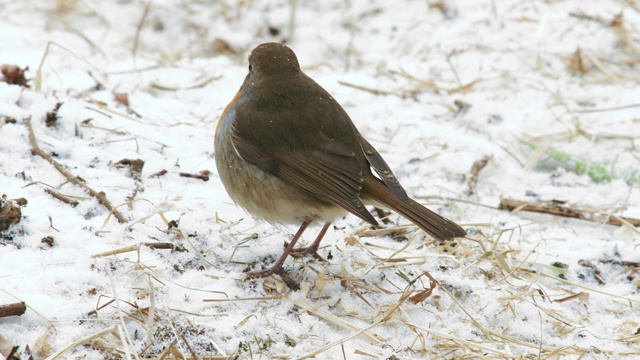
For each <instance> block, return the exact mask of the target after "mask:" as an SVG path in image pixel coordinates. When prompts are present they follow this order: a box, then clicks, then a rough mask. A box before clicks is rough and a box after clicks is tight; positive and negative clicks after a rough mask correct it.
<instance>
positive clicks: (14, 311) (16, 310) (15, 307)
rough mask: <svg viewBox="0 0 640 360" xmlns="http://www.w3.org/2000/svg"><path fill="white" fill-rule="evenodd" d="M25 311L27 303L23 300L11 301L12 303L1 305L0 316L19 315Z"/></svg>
mask: <svg viewBox="0 0 640 360" xmlns="http://www.w3.org/2000/svg"><path fill="white" fill-rule="evenodd" d="M25 311H27V305H26V304H25V303H24V301H21V302H18V303H13V304H7V305H1V306H0V318H3V317H7V316H20V315H22V314H24V312H25Z"/></svg>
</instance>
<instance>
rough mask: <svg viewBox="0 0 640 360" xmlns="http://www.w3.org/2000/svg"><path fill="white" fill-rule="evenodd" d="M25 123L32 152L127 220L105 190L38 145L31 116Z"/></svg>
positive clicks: (121, 221)
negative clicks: (68, 168) (69, 168)
mask: <svg viewBox="0 0 640 360" xmlns="http://www.w3.org/2000/svg"><path fill="white" fill-rule="evenodd" d="M24 124H25V125H26V126H27V130H28V131H29V142H30V143H31V153H32V154H33V155H38V156H40V157H41V158H43V159H45V160H46V161H48V162H49V163H50V164H51V165H53V167H55V168H56V170H58V172H60V173H61V174H62V175H64V177H66V178H67V180H69V182H71V183H73V184H76V185H77V186H79V187H81V188H82V189H84V190H85V191H86V192H87V193H88V194H89V195H91V196H93V197H94V198H96V199H97V200H98V203H100V205H102V206H104V207H105V208H107V210H109V211H110V212H111V213H113V216H115V217H116V219H118V222H120V223H126V222H127V220H126V219H125V218H124V216H122V214H120V212H119V211H118V210H116V209H115V208H114V207H113V206H112V205H111V203H110V202H109V200H107V195H106V194H105V193H104V192H103V191H100V192H98V191H95V190H93V189H92V188H90V187H89V185H87V184H86V183H85V182H84V181H82V180H81V178H80V177H78V176H74V175H73V174H71V173H70V172H69V171H68V170H67V169H65V168H64V166H62V165H61V164H60V163H59V162H57V161H56V160H55V159H54V158H53V157H52V156H51V155H49V154H47V153H46V152H44V151H43V150H42V149H41V148H40V146H39V145H38V141H37V140H36V135H35V133H34V132H33V126H31V116H28V117H26V118H25V119H24Z"/></svg>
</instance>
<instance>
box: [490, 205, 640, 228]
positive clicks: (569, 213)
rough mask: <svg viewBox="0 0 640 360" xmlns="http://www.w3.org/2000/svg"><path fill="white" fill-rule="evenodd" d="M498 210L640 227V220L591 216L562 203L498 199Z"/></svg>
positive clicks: (586, 212)
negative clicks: (625, 223) (528, 212)
mask: <svg viewBox="0 0 640 360" xmlns="http://www.w3.org/2000/svg"><path fill="white" fill-rule="evenodd" d="M498 209H500V210H509V211H512V212H514V213H516V212H519V211H522V210H524V211H531V212H539V213H545V214H550V215H555V216H563V217H569V218H575V219H580V220H587V221H593V222H600V223H605V224H609V225H615V226H622V225H623V224H624V222H627V223H629V224H630V225H633V226H640V219H634V218H628V217H623V216H616V217H614V216H604V215H598V214H593V212H592V211H588V210H583V209H576V208H574V207H572V206H571V207H570V206H565V204H564V202H545V203H529V202H526V201H520V200H513V199H500V205H499V206H498Z"/></svg>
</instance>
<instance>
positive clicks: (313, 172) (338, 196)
mask: <svg viewBox="0 0 640 360" xmlns="http://www.w3.org/2000/svg"><path fill="white" fill-rule="evenodd" d="M233 143H234V145H235V147H236V150H237V151H238V153H239V154H240V156H241V157H242V158H243V159H245V160H246V161H249V162H251V163H252V164H254V165H256V166H258V167H259V168H261V169H262V170H264V171H267V172H269V173H271V174H272V175H274V176H277V177H279V178H280V179H282V180H284V181H285V182H287V183H288V184H291V185H293V186H295V187H297V188H299V189H302V190H304V191H306V192H308V193H309V194H311V195H313V196H315V197H317V198H318V199H321V200H324V201H326V202H328V203H332V204H335V205H338V206H341V207H343V208H345V209H346V210H348V211H349V212H351V213H353V214H354V215H356V216H358V217H360V218H361V219H363V220H365V221H367V222H368V223H371V224H374V225H377V221H376V220H375V219H374V218H373V216H371V214H370V213H369V211H367V209H366V208H365V205H364V204H363V203H362V200H360V197H359V196H360V190H361V189H362V181H363V179H362V171H360V166H359V164H358V161H357V159H356V157H355V154H354V153H353V152H352V151H351V150H350V149H349V148H347V147H345V146H343V145H341V144H340V143H338V142H336V141H334V140H331V139H326V140H321V141H319V142H318V143H317V144H316V145H317V146H316V147H314V148H306V149H300V150H298V151H287V152H280V153H278V154H273V155H271V154H265V153H264V152H262V151H260V150H259V149H258V148H257V147H256V146H254V145H252V144H251V143H250V142H249V141H247V140H246V139H244V138H242V137H241V136H237V135H236V136H235V137H234V139H233Z"/></svg>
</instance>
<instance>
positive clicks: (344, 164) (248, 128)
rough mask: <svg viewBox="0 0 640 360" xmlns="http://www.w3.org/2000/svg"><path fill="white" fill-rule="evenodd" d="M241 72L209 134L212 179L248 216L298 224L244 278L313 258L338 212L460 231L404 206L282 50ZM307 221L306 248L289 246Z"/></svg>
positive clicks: (342, 117) (324, 97)
mask: <svg viewBox="0 0 640 360" xmlns="http://www.w3.org/2000/svg"><path fill="white" fill-rule="evenodd" d="M248 60H249V72H248V74H247V75H246V77H245V79H244V82H243V83H242V85H241V86H240V89H239V90H238V92H237V93H236V95H235V97H234V98H233V100H231V102H230V103H229V104H228V105H227V106H226V107H225V109H224V110H223V112H222V114H221V116H220V119H219V121H218V124H217V126H216V132H215V140H214V141H215V161H216V168H217V170H218V175H219V177H220V180H221V182H222V184H223V185H224V187H225V189H226V191H227V193H228V194H229V196H230V197H231V199H232V200H233V201H234V202H235V203H236V205H239V206H240V207H242V208H244V209H245V210H246V211H247V212H248V213H250V214H251V215H252V216H253V217H254V218H257V219H262V220H265V221H267V222H269V223H272V224H293V225H297V224H300V227H299V229H298V231H297V232H296V233H295V235H294V236H293V238H292V239H291V241H290V242H289V243H288V245H287V246H286V248H285V250H284V252H283V253H282V255H281V256H280V258H279V259H278V260H277V261H276V262H275V264H273V265H272V266H271V267H270V268H267V269H263V270H255V271H250V272H248V273H247V274H246V278H247V279H257V278H263V277H270V276H272V275H278V276H280V277H281V278H282V279H283V280H284V281H285V283H286V284H287V285H288V286H289V287H290V288H292V289H298V288H299V284H298V283H297V281H295V280H294V279H293V278H292V277H291V276H290V275H289V274H288V273H287V272H286V271H285V270H284V268H283V265H284V263H285V260H286V259H287V257H288V256H290V255H291V256H295V257H302V256H313V257H314V258H316V259H318V260H323V258H322V257H321V256H320V255H319V254H318V248H319V246H320V242H321V241H322V238H323V237H324V235H325V233H326V232H327V230H328V229H329V227H330V225H331V223H332V222H333V221H334V220H335V219H336V218H339V217H342V216H344V215H345V214H346V213H351V214H354V215H355V216H357V217H359V218H360V219H362V220H364V221H366V222H367V223H369V224H371V225H378V222H377V221H376V219H375V218H374V217H373V216H372V215H371V213H370V212H369V211H368V210H367V207H366V206H367V205H374V206H377V207H382V208H387V209H390V210H393V211H395V212H397V213H398V214H400V215H402V216H403V217H405V218H406V219H408V220H409V221H411V222H412V223H414V224H415V225H417V226H418V227H419V228H420V229H422V230H424V231H425V232H426V233H428V234H429V235H431V236H432V237H434V238H435V239H438V240H452V239H455V238H460V237H464V236H466V234H467V233H466V231H465V230H464V229H463V228H462V227H461V226H459V225H458V224H456V223H455V222H453V221H451V220H448V219H446V218H444V217H442V216H440V215H438V214H436V213H435V212H433V211H431V210H429V209H427V208H426V207H424V206H422V205H420V204H419V203H418V202H416V201H415V200H413V199H411V198H410V197H409V196H408V195H407V193H406V191H405V190H404V188H403V187H402V185H400V183H399V181H398V179H397V178H396V177H395V175H394V174H393V172H392V171H391V169H390V168H389V166H388V165H387V163H386V162H385V160H384V159H383V158H382V156H381V155H380V153H379V152H378V151H377V150H376V149H375V148H374V147H373V146H372V145H371V144H370V143H369V142H368V141H367V140H366V139H365V138H364V137H363V136H362V135H361V134H360V132H359V131H358V129H357V128H356V126H355V125H354V123H353V121H352V120H351V118H350V117H349V115H348V114H347V112H346V111H345V110H344V109H343V108H342V106H340V104H339V103H338V101H336V100H335V99H334V98H333V96H331V95H330V94H329V93H328V92H327V91H326V90H325V89H324V88H322V87H321V86H320V85H319V84H318V83H316V82H315V81H314V80H313V79H312V78H310V77H309V76H307V75H306V74H305V73H304V72H302V70H301V68H300V64H299V62H298V58H297V56H296V54H295V53H294V52H293V50H292V49H291V48H289V47H288V46H286V45H284V44H280V43H276V42H269V43H264V44H261V45H259V46H257V47H256V48H255V49H253V50H252V51H251V53H250V55H249V58H248ZM312 222H321V223H323V226H322V228H321V229H320V232H319V233H318V235H317V236H316V238H315V240H314V241H313V243H312V244H311V245H310V246H308V247H304V248H295V245H296V242H297V241H298V240H299V239H300V237H301V236H302V234H303V233H304V231H305V230H306V229H307V228H308V227H309V225H310V224H311V223H312Z"/></svg>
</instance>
